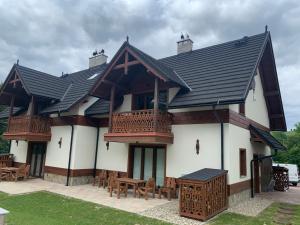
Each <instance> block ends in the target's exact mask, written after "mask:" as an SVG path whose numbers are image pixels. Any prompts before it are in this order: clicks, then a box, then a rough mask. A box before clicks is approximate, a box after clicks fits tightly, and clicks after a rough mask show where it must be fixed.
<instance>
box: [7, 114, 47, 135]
mask: <svg viewBox="0 0 300 225" xmlns="http://www.w3.org/2000/svg"><path fill="white" fill-rule="evenodd" d="M23 132H24V133H26V132H30V133H50V121H49V119H48V118H44V117H40V116H14V117H10V118H9V119H8V129H7V133H23Z"/></svg>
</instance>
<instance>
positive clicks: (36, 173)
mask: <svg viewBox="0 0 300 225" xmlns="http://www.w3.org/2000/svg"><path fill="white" fill-rule="evenodd" d="M28 153H29V154H28V163H29V164H30V176H32V177H43V176H44V165H45V156H46V143H43V142H41V143H39V142H30V143H29V152H28Z"/></svg>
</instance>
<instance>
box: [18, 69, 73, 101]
mask: <svg viewBox="0 0 300 225" xmlns="http://www.w3.org/2000/svg"><path fill="white" fill-rule="evenodd" d="M15 66H16V70H17V71H18V73H19V75H20V76H21V80H22V81H23V82H24V85H25V88H26V89H27V90H28V91H29V92H30V94H32V95H36V96H41V97H47V98H53V99H60V98H61V96H62V95H63V93H64V92H65V90H66V88H67V86H68V83H66V82H62V79H61V78H60V77H56V76H52V75H50V74H47V73H43V72H40V71H37V70H33V69H30V68H27V67H24V66H21V65H15Z"/></svg>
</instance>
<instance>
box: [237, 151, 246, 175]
mask: <svg viewBox="0 0 300 225" xmlns="http://www.w3.org/2000/svg"><path fill="white" fill-rule="evenodd" d="M239 158H240V160H239V162H240V177H246V176H247V150H246V149H245V148H240V149H239Z"/></svg>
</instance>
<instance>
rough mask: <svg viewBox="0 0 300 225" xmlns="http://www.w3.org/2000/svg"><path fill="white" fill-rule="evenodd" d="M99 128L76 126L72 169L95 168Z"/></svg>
mask: <svg viewBox="0 0 300 225" xmlns="http://www.w3.org/2000/svg"><path fill="white" fill-rule="evenodd" d="M96 137H97V128H95V127H87V126H78V125H76V126H74V136H73V151H72V160H71V169H91V168H94V161H95V151H96Z"/></svg>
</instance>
